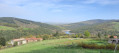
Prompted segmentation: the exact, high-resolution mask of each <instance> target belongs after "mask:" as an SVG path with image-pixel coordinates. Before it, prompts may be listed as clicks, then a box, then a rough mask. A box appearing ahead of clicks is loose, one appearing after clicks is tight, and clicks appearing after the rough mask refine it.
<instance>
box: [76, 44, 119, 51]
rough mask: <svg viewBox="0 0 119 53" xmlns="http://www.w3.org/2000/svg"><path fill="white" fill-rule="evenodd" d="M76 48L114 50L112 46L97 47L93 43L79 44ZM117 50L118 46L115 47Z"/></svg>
mask: <svg viewBox="0 0 119 53" xmlns="http://www.w3.org/2000/svg"><path fill="white" fill-rule="evenodd" d="M77 47H82V48H87V49H112V50H114V49H115V45H114V44H107V45H97V44H94V43H90V44H89V43H79V44H78V45H77ZM117 50H119V45H118V47H117Z"/></svg>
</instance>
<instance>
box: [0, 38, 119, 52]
mask: <svg viewBox="0 0 119 53" xmlns="http://www.w3.org/2000/svg"><path fill="white" fill-rule="evenodd" d="M90 40H91V39H55V40H45V41H42V42H32V43H29V44H26V45H21V46H17V47H13V48H8V49H3V50H0V53H99V52H100V50H92V49H83V48H58V46H63V45H70V44H72V42H73V43H77V42H89V41H90ZM56 47H57V48H56ZM101 51H103V53H113V51H112V50H101ZM118 52H119V51H118Z"/></svg>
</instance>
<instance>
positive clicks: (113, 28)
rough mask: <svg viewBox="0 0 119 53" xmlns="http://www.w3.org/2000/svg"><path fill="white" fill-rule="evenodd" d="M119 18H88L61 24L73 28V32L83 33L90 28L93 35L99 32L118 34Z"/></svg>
mask: <svg viewBox="0 0 119 53" xmlns="http://www.w3.org/2000/svg"><path fill="white" fill-rule="evenodd" d="M118 23H119V20H101V19H95V20H88V21H83V22H77V23H71V24H65V25H61V26H62V27H64V28H66V29H69V30H71V32H73V33H83V32H84V31H86V30H88V31H89V32H91V33H92V34H93V35H95V34H98V33H99V32H100V33H101V34H103V35H105V34H110V35H118V32H119V28H118V26H119V24H118Z"/></svg>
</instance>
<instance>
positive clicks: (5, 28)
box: [0, 26, 16, 30]
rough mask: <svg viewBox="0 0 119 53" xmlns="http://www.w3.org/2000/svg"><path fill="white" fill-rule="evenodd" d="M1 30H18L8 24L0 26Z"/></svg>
mask: <svg viewBox="0 0 119 53" xmlns="http://www.w3.org/2000/svg"><path fill="white" fill-rule="evenodd" d="M0 30H16V29H15V28H12V27H7V26H0Z"/></svg>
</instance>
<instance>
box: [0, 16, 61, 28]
mask: <svg viewBox="0 0 119 53" xmlns="http://www.w3.org/2000/svg"><path fill="white" fill-rule="evenodd" d="M0 25H4V26H8V27H21V28H38V27H42V28H47V29H59V28H58V27H56V26H53V25H49V24H46V23H41V22H34V21H30V20H25V19H19V18H14V17H0ZM10 25H12V26H10Z"/></svg>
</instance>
